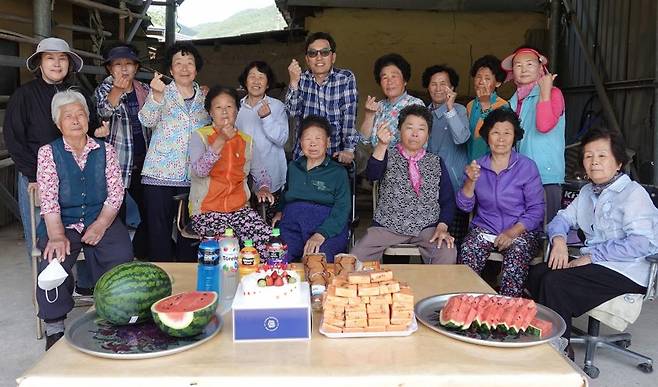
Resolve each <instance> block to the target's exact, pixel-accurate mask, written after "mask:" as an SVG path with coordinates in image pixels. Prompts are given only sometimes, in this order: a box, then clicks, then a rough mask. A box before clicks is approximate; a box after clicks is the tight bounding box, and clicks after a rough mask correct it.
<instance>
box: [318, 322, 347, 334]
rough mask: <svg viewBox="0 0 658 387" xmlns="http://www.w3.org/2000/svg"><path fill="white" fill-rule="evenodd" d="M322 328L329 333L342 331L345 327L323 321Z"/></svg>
mask: <svg viewBox="0 0 658 387" xmlns="http://www.w3.org/2000/svg"><path fill="white" fill-rule="evenodd" d="M322 330H323V331H325V332H327V333H342V332H343V328H340V327H337V326H333V325H331V324H327V323H326V322H323V323H322Z"/></svg>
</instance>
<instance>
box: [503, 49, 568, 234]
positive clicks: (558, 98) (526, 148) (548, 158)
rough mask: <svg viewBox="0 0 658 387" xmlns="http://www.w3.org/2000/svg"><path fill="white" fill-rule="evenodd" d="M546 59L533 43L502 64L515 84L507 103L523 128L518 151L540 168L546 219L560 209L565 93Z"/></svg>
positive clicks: (550, 217) (562, 178)
mask: <svg viewBox="0 0 658 387" xmlns="http://www.w3.org/2000/svg"><path fill="white" fill-rule="evenodd" d="M547 65H548V59H547V58H546V57H545V56H544V55H542V54H541V53H540V52H539V51H537V50H536V49H534V48H532V47H527V46H522V47H520V48H518V49H516V51H514V52H513V53H512V54H510V55H509V56H508V57H507V58H505V59H503V62H502V63H501V66H502V67H503V69H504V70H505V71H507V73H508V79H512V80H513V81H514V84H515V85H516V92H515V93H514V95H513V96H512V98H510V100H509V104H510V106H511V108H512V109H513V110H514V111H515V112H516V114H517V115H518V116H519V119H520V120H521V124H522V128H523V130H524V131H525V135H524V136H523V140H521V142H520V143H519V152H520V153H521V154H523V155H526V156H528V157H530V158H531V159H532V160H533V161H534V162H535V163H537V168H539V174H540V175H541V182H542V184H543V185H544V192H545V195H546V220H547V221H548V222H550V221H551V219H553V216H555V214H556V213H557V211H558V210H559V209H560V205H561V199H562V188H561V187H560V184H562V183H564V171H565V161H564V128H565V119H564V97H563V96H562V92H561V91H560V89H558V88H557V87H554V86H553V81H554V80H555V77H557V74H551V73H549V72H548V70H547V68H546V66H547Z"/></svg>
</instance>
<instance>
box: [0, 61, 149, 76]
mask: <svg viewBox="0 0 658 387" xmlns="http://www.w3.org/2000/svg"><path fill="white" fill-rule="evenodd" d="M0 66H7V67H17V68H22V67H24V66H25V58H21V57H18V56H11V55H0ZM80 72H81V73H83V74H93V75H107V69H106V68H105V67H104V66H89V65H84V66H83V67H82V70H81V71H80ZM135 78H138V79H145V80H148V81H150V80H151V79H152V78H153V73H151V72H147V71H140V72H138V73H137V74H136V75H135Z"/></svg>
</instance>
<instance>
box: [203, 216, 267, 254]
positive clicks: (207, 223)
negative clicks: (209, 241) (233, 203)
mask: <svg viewBox="0 0 658 387" xmlns="http://www.w3.org/2000/svg"><path fill="white" fill-rule="evenodd" d="M226 228H232V229H233V232H234V234H235V236H236V237H237V238H238V239H239V240H240V245H241V246H244V241H246V240H247V239H251V240H252V241H253V242H254V247H255V248H256V250H258V254H260V256H261V257H266V255H265V254H266V252H267V250H266V247H265V245H266V244H267V241H268V240H269V239H270V235H271V234H272V229H271V228H270V226H268V225H267V224H266V223H265V221H264V220H263V219H262V218H261V217H260V216H259V215H258V214H257V213H256V211H254V210H253V208H248V207H247V208H241V209H239V210H237V211H233V212H204V213H203V214H199V215H193V216H192V229H193V230H194V232H195V233H197V234H198V235H207V236H216V235H221V234H224V230H226ZM261 259H264V258H261Z"/></svg>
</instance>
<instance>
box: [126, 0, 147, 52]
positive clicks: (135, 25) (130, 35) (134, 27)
mask: <svg viewBox="0 0 658 387" xmlns="http://www.w3.org/2000/svg"><path fill="white" fill-rule="evenodd" d="M151 2H152V0H146V2H145V3H144V8H143V9H142V12H141V13H140V15H142V16H145V15H146V12H147V11H148V10H149V7H150V6H151ZM141 24H142V20H141V19H136V20H135V21H133V25H132V27H130V32H128V36H127V37H126V43H130V42H132V41H133V38H134V37H135V34H136V33H137V30H138V29H139V26H140V25H141Z"/></svg>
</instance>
